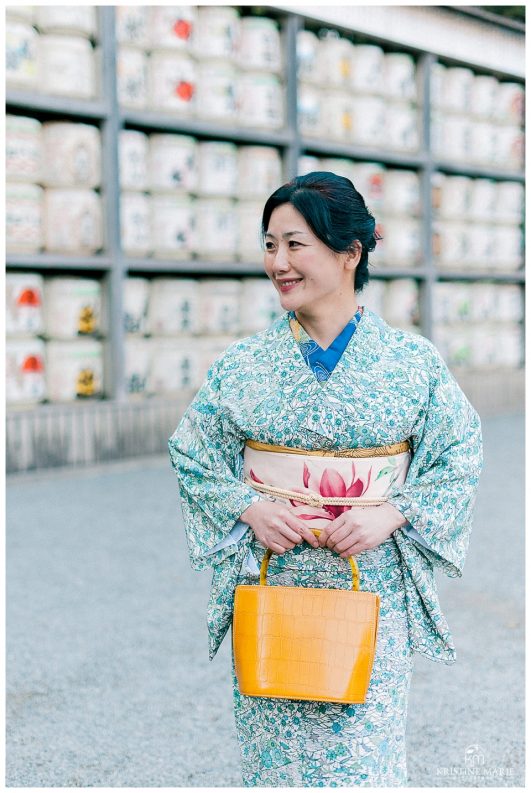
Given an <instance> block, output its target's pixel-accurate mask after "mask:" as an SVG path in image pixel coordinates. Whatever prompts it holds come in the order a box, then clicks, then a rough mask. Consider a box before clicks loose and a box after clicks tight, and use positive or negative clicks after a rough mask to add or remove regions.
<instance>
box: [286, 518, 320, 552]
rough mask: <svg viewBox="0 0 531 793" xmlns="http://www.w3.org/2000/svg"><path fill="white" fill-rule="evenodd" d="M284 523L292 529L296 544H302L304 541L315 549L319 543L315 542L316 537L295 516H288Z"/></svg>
mask: <svg viewBox="0 0 531 793" xmlns="http://www.w3.org/2000/svg"><path fill="white" fill-rule="evenodd" d="M286 523H288V525H289V526H290V527H291V528H292V530H293V531H294V532H295V534H296V536H297V542H299V543H300V542H302V540H306V542H308V543H309V544H310V545H312V546H313V547H314V548H317V547H318V545H319V543H318V541H317V537H316V536H315V534H314V533H313V532H311V531H310V529H309V528H308V527H307V526H305V525H304V524H303V523H302V522H300V520H299V519H297V517H296V516H291V515H290V516H289V517H288V518H287V519H286Z"/></svg>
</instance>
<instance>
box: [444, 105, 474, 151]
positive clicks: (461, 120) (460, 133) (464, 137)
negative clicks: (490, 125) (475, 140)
mask: <svg viewBox="0 0 531 793" xmlns="http://www.w3.org/2000/svg"><path fill="white" fill-rule="evenodd" d="M470 123H471V122H470V119H468V118H466V117H465V116H456V115H452V114H450V113H448V114H442V115H441V116H439V117H438V119H437V125H438V126H439V127H440V129H439V130H438V132H436V139H437V140H438V141H439V143H438V146H440V148H437V152H438V154H439V156H441V157H444V158H445V159H454V160H466V159H467V157H468V153H469V150H470V143H469V140H470Z"/></svg>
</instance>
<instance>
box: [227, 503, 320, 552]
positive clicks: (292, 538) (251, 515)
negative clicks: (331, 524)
mask: <svg viewBox="0 0 531 793" xmlns="http://www.w3.org/2000/svg"><path fill="white" fill-rule="evenodd" d="M240 520H242V521H243V522H244V523H248V524H249V526H250V527H251V529H252V530H253V532H254V534H255V536H256V539H257V540H258V542H259V543H260V545H263V547H264V548H270V549H271V550H272V551H274V552H275V553H277V554H283V553H285V552H286V551H290V550H291V549H292V548H294V547H295V546H296V545H299V544H300V543H301V542H302V541H303V540H306V541H307V542H309V543H310V545H312V546H313V547H314V548H318V547H319V542H318V540H317V537H316V536H315V534H313V533H312V532H311V531H310V530H309V529H308V528H307V527H306V526H305V525H304V523H303V521H301V519H300V518H298V517H297V516H296V515H295V513H294V512H292V511H291V510H290V509H289V507H287V506H286V505H285V504H281V503H278V502H276V501H266V500H261V501H256V502H255V503H254V504H251V506H250V507H247V509H246V510H245V512H242V514H241V516H240Z"/></svg>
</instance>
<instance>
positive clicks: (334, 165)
mask: <svg viewBox="0 0 531 793" xmlns="http://www.w3.org/2000/svg"><path fill="white" fill-rule="evenodd" d="M313 170H315V171H331V172H332V173H335V174H337V175H338V176H345V177H346V178H347V179H350V181H351V182H352V183H354V180H355V179H356V173H357V171H356V163H354V162H353V161H352V160H348V159H346V158H345V157H323V158H322V160H321V161H320V164H319V163H318V164H317V167H316V168H314V169H313Z"/></svg>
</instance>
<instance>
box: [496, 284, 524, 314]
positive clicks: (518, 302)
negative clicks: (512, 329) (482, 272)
mask: <svg viewBox="0 0 531 793" xmlns="http://www.w3.org/2000/svg"><path fill="white" fill-rule="evenodd" d="M489 286H490V287H491V289H492V295H493V303H494V301H496V310H497V316H498V318H499V320H500V322H520V321H521V320H523V319H524V300H523V297H524V291H523V288H522V287H521V286H520V285H518V284H503V285H502V284H500V285H499V286H497V287H496V286H493V285H491V284H489Z"/></svg>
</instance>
